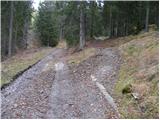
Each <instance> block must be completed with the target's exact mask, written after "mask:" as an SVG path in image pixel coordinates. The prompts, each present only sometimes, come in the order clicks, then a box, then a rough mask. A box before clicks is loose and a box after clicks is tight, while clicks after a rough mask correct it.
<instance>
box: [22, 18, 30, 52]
mask: <svg viewBox="0 0 160 120" xmlns="http://www.w3.org/2000/svg"><path fill="white" fill-rule="evenodd" d="M28 26H29V24H28V17H26V18H25V21H24V28H23V40H22V42H23V43H22V46H23V48H24V49H26V48H27V34H28Z"/></svg>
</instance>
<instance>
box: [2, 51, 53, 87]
mask: <svg viewBox="0 0 160 120" xmlns="http://www.w3.org/2000/svg"><path fill="white" fill-rule="evenodd" d="M51 50H52V49H51V48H43V49H33V50H26V51H24V52H21V53H18V54H16V55H15V56H13V57H11V58H9V59H7V60H5V61H3V62H2V64H1V67H2V69H1V70H2V72H1V84H0V85H1V86H2V85H3V84H7V83H9V82H10V81H11V80H12V78H13V77H14V76H15V75H16V74H18V73H19V72H21V71H23V70H25V69H26V68H28V67H29V66H31V65H33V64H34V63H36V62H37V61H38V60H40V59H42V58H43V57H44V56H45V55H47V53H49V52H51Z"/></svg>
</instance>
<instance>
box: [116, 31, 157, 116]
mask: <svg viewBox="0 0 160 120" xmlns="http://www.w3.org/2000/svg"><path fill="white" fill-rule="evenodd" d="M155 33H156V32H155V31H154V32H153V31H151V32H148V33H144V34H140V35H137V36H136V37H134V39H133V40H132V41H130V42H128V43H126V44H123V45H121V46H120V47H119V50H120V52H121V55H122V58H123V61H124V62H123V63H122V65H121V67H120V71H119V78H118V81H117V83H116V85H115V89H114V90H115V94H116V95H117V96H119V100H118V101H119V107H118V109H119V112H120V113H121V117H122V118H130V119H132V118H134V119H136V118H158V116H159V111H158V110H159V105H158V104H159V102H158V96H159V92H158V89H159V87H158V84H159V80H158V79H159V78H158V72H159V71H158V69H157V67H156V66H158V48H159V46H158V36H157V37H155ZM135 38H136V39H135ZM126 39H127V38H126ZM128 86H131V87H128ZM130 88H131V90H130ZM128 90H129V92H128ZM123 91H127V93H125V94H122V93H123ZM132 93H138V94H139V99H138V100H135V99H134V97H133V96H132Z"/></svg>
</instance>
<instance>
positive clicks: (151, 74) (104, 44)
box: [1, 32, 158, 119]
mask: <svg viewBox="0 0 160 120" xmlns="http://www.w3.org/2000/svg"><path fill="white" fill-rule="evenodd" d="M157 34H158V33H157V32H149V33H147V34H140V35H137V36H129V37H122V38H116V39H108V40H105V41H94V42H87V47H86V48H85V49H84V50H83V51H80V52H75V53H72V52H69V51H68V50H66V49H65V48H64V47H63V45H60V46H58V47H56V48H53V49H50V50H47V51H49V52H46V54H45V57H44V58H43V59H41V60H40V61H39V62H38V63H36V64H35V65H33V66H32V67H31V68H29V69H28V70H26V71H25V72H24V73H23V74H22V75H20V76H19V77H17V78H16V79H15V80H14V81H13V82H11V83H10V84H9V85H8V86H6V87H4V88H3V89H2V90H1V98H2V99H1V102H2V104H1V117H2V118H28V119H29V118H104V119H105V118H157V115H158V113H157V112H158V105H157V104H158V101H157V99H158V88H157V87H158V85H157V84H158V82H157V81H158V75H157V73H158V71H157V65H158V62H157V60H158V58H157V57H158V46H157V45H158V42H157V41H158V40H157V39H158V36H157ZM140 48H141V49H140ZM48 53H49V54H48ZM140 53H141V56H140ZM134 55H137V56H134ZM138 55H139V57H138ZM23 58H24V57H23ZM135 58H137V59H135ZM17 59H19V58H17ZM24 60H25V59H24ZM133 60H135V61H133ZM136 60H137V61H138V62H137V61H136ZM140 60H142V61H141V62H140ZM8 61H9V60H8ZM11 61H12V60H11ZM14 61H16V60H14ZM145 61H146V62H145ZM132 63H133V65H134V66H135V67H136V68H135V69H136V70H135V69H134V70H133V69H132V67H131V65H132ZM8 64H9V63H8ZM137 64H138V65H137ZM2 66H3V63H2ZM138 66H139V67H138ZM12 68H13V67H12ZM130 68H131V69H130ZM2 70H3V69H2ZM148 70H149V71H148ZM124 72H125V73H124ZM2 74H3V72H2ZM131 77H132V79H130V78H131ZM135 78H137V79H136V80H135ZM148 79H149V80H148ZM148 84H149V85H148ZM128 86H129V87H128ZM130 86H131V87H130ZM140 88H143V90H141V89H140ZM146 90H147V92H149V93H150V94H146V93H142V92H143V91H146ZM123 91H125V94H123V93H124V92H123ZM133 93H136V95H138V96H136V98H135V96H133V95H134V94H133ZM155 103H156V105H155ZM147 107H148V108H147ZM132 113H133V114H132Z"/></svg>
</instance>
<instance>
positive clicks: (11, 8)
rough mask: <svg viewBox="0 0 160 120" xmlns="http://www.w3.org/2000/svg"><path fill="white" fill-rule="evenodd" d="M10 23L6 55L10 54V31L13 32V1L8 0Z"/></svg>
mask: <svg viewBox="0 0 160 120" xmlns="http://www.w3.org/2000/svg"><path fill="white" fill-rule="evenodd" d="M10 3H11V6H10V23H9V41H8V57H10V56H11V54H12V32H13V7H14V5H13V1H11V2H10Z"/></svg>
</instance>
